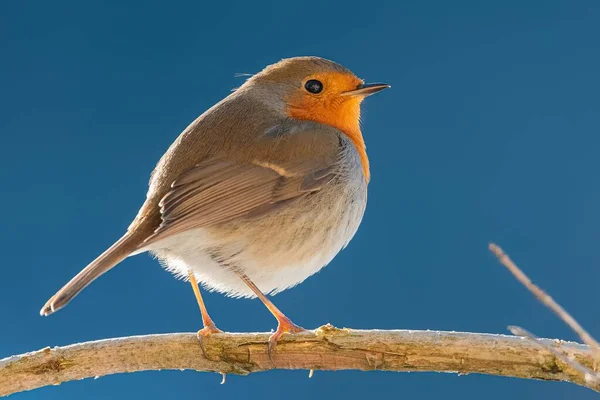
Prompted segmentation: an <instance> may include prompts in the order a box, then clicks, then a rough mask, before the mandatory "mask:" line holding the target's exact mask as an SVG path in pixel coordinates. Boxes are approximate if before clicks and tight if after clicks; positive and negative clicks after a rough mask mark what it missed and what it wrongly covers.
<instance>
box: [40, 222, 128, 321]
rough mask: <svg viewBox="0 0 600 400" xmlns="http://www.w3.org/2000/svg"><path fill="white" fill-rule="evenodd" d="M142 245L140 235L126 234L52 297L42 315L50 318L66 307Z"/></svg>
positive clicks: (42, 310) (43, 308)
mask: <svg viewBox="0 0 600 400" xmlns="http://www.w3.org/2000/svg"><path fill="white" fill-rule="evenodd" d="M139 244H140V239H139V237H138V235H134V234H131V233H126V234H125V235H124V236H123V237H122V238H121V239H119V240H117V242H116V243H115V244H113V245H112V246H110V247H109V248H108V250H106V251H105V252H104V253H102V254H100V255H99V256H98V258H96V259H95V260H94V261H92V262H91V263H90V264H89V265H88V266H87V267H85V268H84V269H82V270H81V272H79V273H78V274H77V275H75V277H74V278H73V279H71V280H70V281H69V283H67V284H66V285H65V286H63V287H62V289H60V290H59V291H58V292H56V294H55V295H54V296H52V297H51V298H50V299H49V300H48V301H47V302H46V304H44V307H42V309H41V310H40V315H42V316H48V315H50V314H52V313H54V312H56V311H58V310H60V309H61V308H63V307H64V306H66V305H67V304H68V303H69V302H70V301H71V300H72V299H73V298H74V297H75V296H77V295H78V294H79V292H81V291H82V290H83V289H85V288H86V287H87V285H89V284H90V283H92V282H93V281H94V280H95V279H96V278H98V277H99V276H100V275H102V274H104V273H105V272H106V271H108V270H109V269H111V268H112V267H114V266H115V265H117V264H118V263H120V262H121V261H123V260H124V259H125V258H127V256H129V255H130V254H131V253H132V252H133V251H134V250H136V249H137V247H138V245H139Z"/></svg>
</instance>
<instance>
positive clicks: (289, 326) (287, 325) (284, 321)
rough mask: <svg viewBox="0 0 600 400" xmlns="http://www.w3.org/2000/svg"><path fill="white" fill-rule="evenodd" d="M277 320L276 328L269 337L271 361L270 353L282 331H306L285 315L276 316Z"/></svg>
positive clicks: (270, 353)
mask: <svg viewBox="0 0 600 400" xmlns="http://www.w3.org/2000/svg"><path fill="white" fill-rule="evenodd" d="M277 322H278V324H277V330H276V331H275V332H274V333H273V334H272V335H271V337H269V347H268V352H269V359H270V360H271V362H273V358H272V354H273V351H274V350H275V346H277V341H278V340H279V338H281V336H282V335H283V334H284V333H299V332H304V331H306V329H304V328H303V327H301V326H298V325H296V324H294V323H293V322H292V320H291V319H289V318H288V317H286V316H281V317H280V318H278V320H277Z"/></svg>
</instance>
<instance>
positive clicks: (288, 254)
mask: <svg viewBox="0 0 600 400" xmlns="http://www.w3.org/2000/svg"><path fill="white" fill-rule="evenodd" d="M389 87H390V85H388V84H385V83H371V84H369V83H365V82H364V81H363V80H362V79H360V78H358V77H357V76H356V75H355V74H354V73H352V72H351V71H350V70H349V69H347V68H345V67H343V66H342V65H340V64H338V63H336V62H333V61H330V60H327V59H324V58H321V57H314V56H309V57H293V58H287V59H283V60H281V61H279V62H276V63H274V64H271V65H268V66H266V67H265V68H264V69H263V70H262V71H260V72H258V73H256V74H254V75H252V76H251V77H249V78H248V79H247V80H246V81H245V82H244V83H243V84H242V85H241V86H240V87H239V88H237V89H235V90H234V91H232V92H231V93H230V94H229V95H228V96H227V97H225V98H224V99H223V100H221V101H220V102H218V103H217V104H215V105H214V106H213V107H211V108H210V109H208V110H207V111H206V112H204V113H203V114H202V115H200V116H199V117H198V118H197V119H196V120H194V121H193V122H192V123H191V124H190V125H189V126H188V127H187V128H186V129H185V130H184V131H183V132H182V133H181V134H180V135H179V136H178V137H177V139H176V140H175V141H174V142H173V143H172V144H171V146H170V147H169V148H168V150H167V151H166V153H165V154H164V155H163V156H162V157H161V158H160V160H159V161H158V163H157V165H156V167H155V169H154V171H153V172H152V174H151V177H150V181H149V187H148V192H147V195H146V200H145V202H144V203H143V204H142V206H141V208H140V209H139V212H138V213H137V215H136V217H135V218H134V220H133V222H132V223H131V224H130V225H129V227H128V228H127V230H126V232H125V233H124V235H123V236H122V237H121V238H120V239H119V240H117V241H116V242H115V243H114V244H113V245H112V246H110V247H109V248H108V249H107V250H106V251H104V252H103V253H102V254H100V255H99V256H98V257H97V258H96V259H95V260H93V261H92V262H91V263H90V264H89V265H87V266H86V267H85V268H84V269H83V270H81V272H79V273H78V274H77V275H76V276H75V277H73V278H72V279H71V280H70V281H69V282H68V283H67V284H66V285H64V286H63V287H62V288H61V289H60V290H59V291H58V292H57V293H56V294H55V295H54V296H52V297H51V298H50V299H49V300H48V301H47V302H46V304H45V305H44V306H43V307H42V309H41V311H40V314H41V315H42V316H48V315H50V314H52V313H54V312H56V311H58V310H60V309H61V308H63V307H64V306H66V305H67V304H68V303H69V302H70V301H71V300H72V299H73V298H74V297H75V296H77V295H78V294H79V293H80V292H81V291H82V290H83V289H85V288H86V287H87V286H88V285H89V284H90V283H92V282H93V281H94V280H95V279H96V278H98V277H99V276H101V275H102V274H104V273H105V272H107V271H108V270H110V269H111V268H113V267H114V266H116V265H117V264H119V263H120V262H121V261H123V260H124V259H125V258H127V257H129V256H133V255H136V254H140V253H144V252H148V253H150V254H152V255H153V256H155V257H156V258H158V259H159V261H160V263H161V264H162V265H163V266H164V267H165V268H166V269H167V270H169V271H170V272H172V273H173V274H174V275H175V276H177V277H179V278H183V279H185V280H189V282H190V283H191V286H192V289H193V291H194V294H195V297H196V300H197V303H198V306H199V308H200V313H201V318H202V324H203V328H202V329H200V330H199V331H198V338H199V339H200V340H202V338H205V337H207V336H209V335H211V334H215V333H219V332H222V331H221V330H220V329H219V328H217V326H216V324H215V323H214V321H213V320H212V318H211V317H210V315H209V313H208V311H207V308H206V305H205V302H204V300H203V297H202V295H201V292H200V288H199V283H198V282H200V284H201V285H202V287H203V288H204V289H206V290H209V291H216V292H221V293H223V294H225V295H227V296H231V297H237V298H241V297H243V298H259V299H260V300H261V301H262V302H263V303H264V305H265V306H266V307H267V309H268V310H269V311H270V312H271V313H272V314H273V316H274V317H275V319H276V320H277V330H276V331H275V332H274V333H273V334H272V335H271V336H270V338H269V342H268V343H269V352H270V351H271V350H272V349H274V346H275V345H276V343H277V341H278V340H279V339H280V337H281V336H282V335H283V334H293V333H297V332H301V331H303V330H304V328H302V327H300V326H299V325H296V324H295V323H293V322H292V320H291V319H290V318H288V317H287V316H286V315H285V314H284V313H283V312H281V311H280V310H279V309H278V308H277V307H276V306H275V305H274V304H273V303H272V302H271V300H270V299H269V298H268V297H267V296H268V295H274V294H276V293H279V292H281V291H283V290H285V289H288V288H291V287H293V286H296V285H297V284H299V283H301V282H302V281H304V280H305V279H306V278H308V277H309V276H311V275H313V274H315V273H316V272H317V271H319V270H320V269H321V268H323V267H324V266H326V265H327V264H329V263H330V261H331V260H332V259H333V258H334V257H335V256H336V255H337V253H338V252H340V251H341V250H342V249H343V248H344V247H346V245H347V244H348V243H349V242H350V240H351V239H352V237H353V236H354V235H355V233H356V231H357V229H358V227H359V225H360V223H361V221H362V218H363V215H364V212H365V208H366V204H367V188H368V184H369V181H370V168H369V159H368V156H367V152H366V145H365V141H364V139H363V135H362V132H361V126H360V111H361V103H362V101H363V100H364V99H365V98H366V97H368V96H370V95H372V94H374V93H378V92H380V91H382V90H384V89H387V88H389ZM269 354H270V353H269Z"/></svg>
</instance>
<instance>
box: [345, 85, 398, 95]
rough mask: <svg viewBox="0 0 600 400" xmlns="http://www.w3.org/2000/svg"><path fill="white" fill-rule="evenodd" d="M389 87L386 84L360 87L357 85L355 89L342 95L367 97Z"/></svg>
mask: <svg viewBox="0 0 600 400" xmlns="http://www.w3.org/2000/svg"><path fill="white" fill-rule="evenodd" d="M390 87H391V86H390V85H388V84H387V83H363V84H362V85H358V86H357V87H356V89H354V90H349V91H347V92H344V93H342V95H343V96H363V97H367V96H370V95H372V94H375V93H378V92H381V91H382V90H384V89H387V88H390Z"/></svg>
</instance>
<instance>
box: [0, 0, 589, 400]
mask: <svg viewBox="0 0 600 400" xmlns="http://www.w3.org/2000/svg"><path fill="white" fill-rule="evenodd" d="M141 4H142V3H140V2H137V3H136V2H131V1H118V2H117V1H106V2H94V3H88V2H76V1H64V2H60V3H56V2H41V1H38V2H34V1H20V2H4V3H3V4H2V5H1V6H0V57H1V60H2V61H1V63H0V88H1V90H0V143H1V148H2V149H3V150H4V151H3V154H2V157H1V159H0V209H2V210H3V223H2V229H0V243H1V244H0V249H2V267H1V268H0V301H1V302H2V304H3V305H4V306H3V307H0V320H1V321H3V324H2V327H3V328H2V334H1V336H0V357H3V356H8V355H11V354H17V353H22V352H26V351H30V350H35V349H38V348H42V347H45V346H48V345H50V346H54V345H65V344H69V343H75V342H80V341H87V340H93V339H99V338H107V337H117V336H126V335H138V334H147V333H163V332H180V331H195V330H197V329H198V328H199V324H200V316H199V315H198V312H197V308H196V304H195V301H194V297H193V293H192V292H191V290H189V286H188V285H187V284H185V283H183V282H181V281H177V280H175V279H173V278H172V277H171V276H170V274H169V273H167V272H165V271H164V270H162V269H161V268H160V267H159V265H158V263H157V262H156V261H154V260H152V259H151V258H150V257H148V256H145V255H144V256H138V257H135V258H132V259H128V260H126V261H125V262H124V263H123V264H122V266H120V267H119V268H117V269H115V270H113V271H111V272H110V273H109V274H107V275H105V276H103V277H102V278H101V279H100V280H98V281H97V282H95V283H94V284H93V285H92V286H90V287H89V288H88V289H87V290H86V291H85V292H84V293H83V294H82V295H81V296H79V297H78V298H77V299H76V300H75V301H74V302H73V303H72V304H70V305H69V306H68V307H67V308H66V309H65V310H63V311H61V312H59V313H57V314H56V315H53V316H51V317H49V318H41V317H39V315H38V311H39V308H40V307H41V306H42V304H43V303H44V302H45V301H46V299H47V298H48V297H49V296H50V295H51V294H53V293H54V292H55V290H56V289H58V288H59V287H60V286H61V285H62V284H63V283H65V281H66V280H68V279H69V278H71V276H73V275H74V274H75V273H76V272H77V271H79V269H80V268H82V267H83V266H85V265H86V264H87V262H88V261H90V260H91V259H93V258H94V257H95V256H96V255H97V254H99V253H100V252H101V251H102V250H104V249H105V248H106V247H107V246H108V245H109V244H111V243H112V241H113V240H115V239H116V238H117V237H118V236H119V235H120V234H121V233H122V232H123V231H124V230H125V229H126V227H127V225H128V224H129V222H130V220H131V219H132V218H133V217H134V215H135V213H136V211H137V208H138V207H139V205H140V204H141V202H142V201H143V199H144V196H145V192H146V185H147V179H148V176H149V174H150V171H151V170H152V168H153V166H154V164H155V163H156V161H157V160H158V158H159V157H160V155H161V154H162V153H163V152H164V151H165V149H166V148H167V147H168V145H169V144H170V143H171V142H172V141H173V140H174V138H175V137H176V136H177V135H178V134H179V132H180V131H181V130H182V129H183V128H184V127H185V126H187V124H188V123H189V122H190V121H192V120H193V119H194V118H195V117H196V116H198V115H199V114H201V113H202V112H203V111H204V110H206V109H207V108H208V107H210V106H211V105H212V104H214V103H215V102H216V101H218V100H219V99H221V98H222V97H224V96H226V95H227V94H228V93H229V91H230V90H231V89H232V88H234V87H236V86H238V85H240V84H241V82H242V81H241V79H240V78H236V77H234V74H236V73H253V72H256V71H259V70H260V69H261V68H262V67H264V66H265V65H266V64H270V63H273V62H276V61H277V60H279V59H281V58H284V57H290V56H296V55H318V56H323V57H326V58H329V59H332V60H335V61H337V62H340V63H342V64H343V65H345V66H347V67H349V68H350V69H352V70H353V71H354V72H356V73H357V74H358V75H359V76H360V77H362V78H365V79H366V80H368V81H385V82H388V83H390V84H391V85H392V89H391V90H388V91H386V92H384V93H382V94H380V95H377V96H374V97H373V98H370V99H369V100H368V101H366V102H365V104H364V111H363V131H364V135H365V138H366V141H367V146H368V151H369V156H370V160H371V165H372V175H373V179H372V183H371V185H370V192H369V205H368V209H367V213H366V215H365V218H364V220H363V224H362V226H361V228H360V229H359V232H358V234H357V235H356V237H355V238H354V240H353V241H352V243H351V244H350V246H349V247H348V248H347V249H346V250H345V251H343V252H342V253H341V254H340V255H339V256H338V257H337V258H336V259H335V260H334V261H333V262H332V263H331V264H330V265H329V266H328V267H327V268H325V269H324V270H323V271H322V272H320V273H319V274H317V275H315V276H313V277H312V278H310V279H308V280H307V281H305V282H304V283H303V284H302V285H300V286H298V287H296V288H294V289H292V290H289V291H286V292H284V293H282V294H280V295H277V296H276V297H275V298H274V301H275V303H276V304H277V305H278V306H279V307H280V308H281V309H282V310H283V311H285V312H286V313H287V314H288V315H289V316H290V317H292V318H293V319H294V321H296V322H297V323H298V324H301V325H303V326H305V327H309V328H312V327H317V326H319V325H322V324H324V323H326V322H331V323H332V324H334V325H337V326H346V327H353V328H382V329H391V328H406V329H441V330H456V331H473V332H490V333H505V332H506V330H505V328H506V326H507V325H509V324H517V325H523V326H525V327H526V328H528V329H530V330H531V331H533V332H535V333H536V334H538V335H540V336H546V337H560V338H564V339H575V337H574V336H573V334H572V333H571V332H570V331H569V330H568V329H567V328H566V327H564V326H563V325H562V323H561V322H560V321H558V320H557V319H556V318H555V317H554V316H553V315H552V314H551V313H550V312H549V311H547V310H546V309H544V307H543V306H541V305H540V304H538V303H537V302H536V301H535V300H534V299H533V297H532V296H531V295H530V294H529V293H527V292H526V291H525V290H524V289H523V288H522V287H521V286H519V284H518V283H517V282H516V281H514V279H513V278H512V277H511V276H510V275H509V274H508V272H506V271H505V270H504V269H502V267H500V266H499V265H498V264H497V263H496V261H495V260H494V259H493V257H492V256H491V255H490V254H489V253H488V251H487V243H488V242H489V241H496V242H497V243H499V244H500V245H501V246H503V247H504V248H505V249H506V250H507V251H508V252H509V253H510V254H511V255H512V256H513V258H514V259H515V260H517V261H518V262H519V264H520V265H521V266H522V267H523V268H524V269H525V270H526V271H527V272H528V273H529V274H530V275H531V276H532V277H533V278H534V280H535V281H536V282H537V283H538V284H539V285H540V286H542V287H543V288H545V289H547V290H548V291H549V292H550V293H551V294H552V295H553V296H554V297H555V298H556V299H557V300H559V301H560V302H561V303H562V304H563V305H564V306H565V307H566V308H567V309H569V310H571V311H572V313H573V314H574V315H575V317H577V318H578V319H579V320H580V321H581V322H582V323H583V324H584V325H585V326H586V327H587V328H588V329H589V331H590V332H591V333H593V334H595V335H596V336H600V320H599V319H598V318H597V314H596V308H595V302H596V299H597V296H596V295H595V293H596V292H597V282H598V279H599V278H600V269H598V268H597V266H598V264H599V262H600V254H599V253H598V252H597V251H596V246H597V242H598V236H599V234H600V223H599V222H600V210H599V207H598V204H600V184H599V183H598V179H597V171H598V170H599V169H600V160H599V159H598V156H597V154H598V149H599V148H600V135H599V132H600V97H599V95H598V93H600V78H599V74H598V71H600V53H599V52H598V37H600V24H599V23H598V21H599V20H600V4H599V3H598V2H595V1H556V0H548V1H543V2H542V1H512V0H508V1H504V2H479V1H465V0H457V1H453V2H446V1H434V0H430V1H405V2H399V1H389V2H380V1H367V2H364V1H352V0H348V1H343V2H342V1H332V2H317V1H302V2H295V3H291V2H265V1H257V2H247V1H245V2H242V1H230V2H221V3H217V2H213V3H203V2H198V1H189V2H164V3H161V2H153V1H148V2H144V3H143V6H142V5H141ZM205 299H206V302H207V303H208V307H209V310H210V311H211V315H212V316H213V318H214V319H215V321H216V322H217V324H218V325H219V327H221V328H222V329H225V330H231V331H267V330H269V329H271V328H274V327H275V324H274V320H273V319H272V317H271V315H269V313H268V312H267V311H266V310H265V309H264V307H263V306H262V305H261V304H260V302H259V301H258V300H233V299H228V298H225V297H223V296H221V295H218V294H207V295H205ZM219 381H220V378H219V376H217V375H215V374H200V373H194V372H190V371H187V372H179V371H163V372H147V373H138V374H130V375H118V376H110V377H104V378H101V379H98V380H86V381H81V382H71V383H66V384H64V385H62V386H60V387H48V388H43V389H40V390H37V391H35V392H30V393H22V394H19V395H15V396H14V398H15V399H55V398H56V399H80V398H86V399H105V398H107V397H110V398H112V399H115V400H116V399H129V398H132V397H133V398H145V399H162V398H165V397H169V398H170V397H172V396H173V394H174V393H175V394H176V395H177V398H179V399H196V398H198V397H202V398H208V396H223V397H224V398H233V397H234V396H235V397H241V398H265V397H266V396H276V395H277V394H285V397H286V399H301V398H302V399H304V398H307V397H309V396H315V397H316V396H319V397H333V398H338V397H340V398H341V397H342V396H343V397H344V398H346V399H359V398H360V399H362V398H365V396H380V395H381V396H383V395H386V396H394V397H398V398H400V397H408V396H410V397H418V398H419V399H438V398H440V397H441V396H444V397H451V398H455V397H460V398H462V399H463V400H467V399H480V398H486V399H490V400H493V399H504V398H514V399H520V398H531V397H535V398H546V399H563V398H578V399H591V398H592V396H593V393H592V392H590V391H587V390H586V389H583V388H579V387H575V386H573V385H568V384H564V383H552V382H535V381H522V380H516V379H507V378H498V377H487V376H479V375H469V376H460V377H458V376H456V375H451V374H433V373H422V374H421V373H419V374H415V373H412V374H398V373H383V372H369V373H363V372H335V373H333V372H329V373H328V372H319V373H316V374H315V376H314V378H313V379H311V380H308V379H307V373H306V372H304V371H291V372H290V371H276V372H269V373H262V374H255V375H251V376H249V377H230V378H229V380H228V382H227V384H226V385H219V384H218V383H219Z"/></svg>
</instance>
